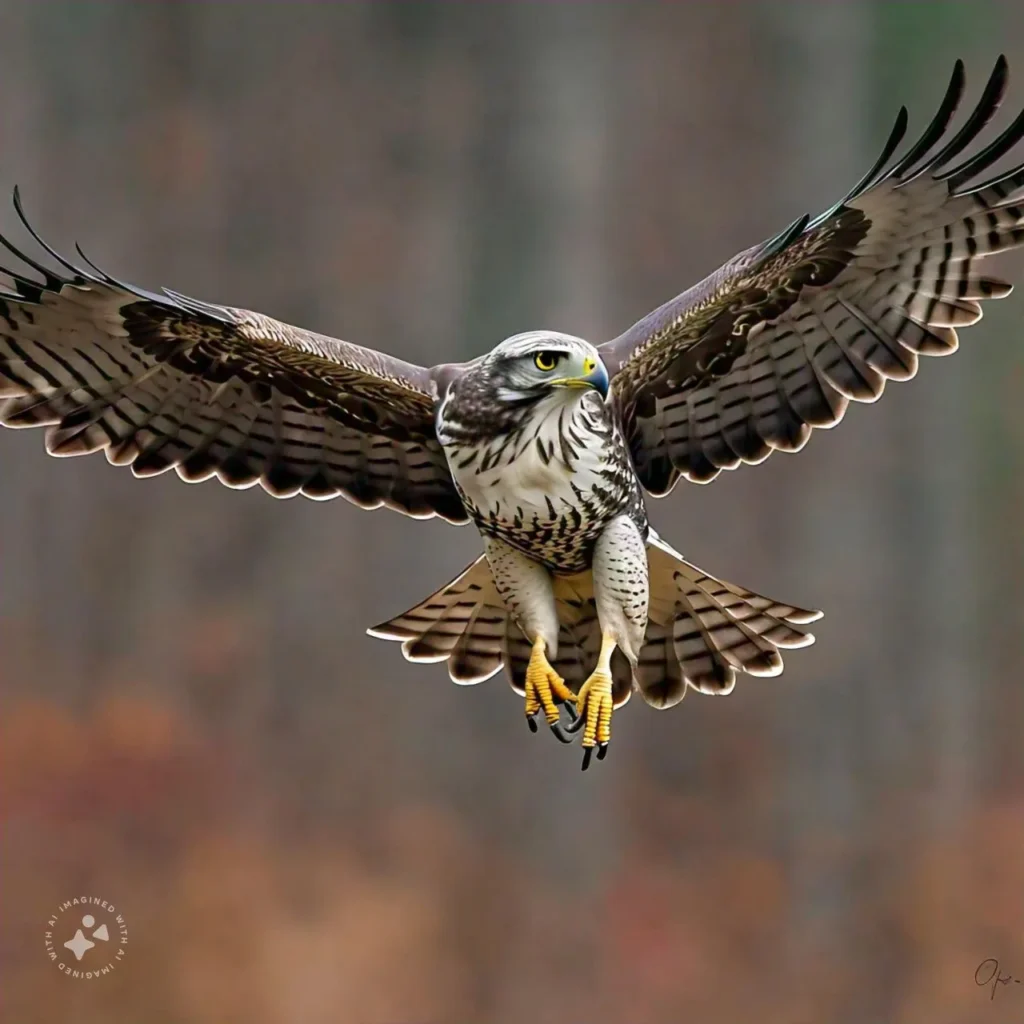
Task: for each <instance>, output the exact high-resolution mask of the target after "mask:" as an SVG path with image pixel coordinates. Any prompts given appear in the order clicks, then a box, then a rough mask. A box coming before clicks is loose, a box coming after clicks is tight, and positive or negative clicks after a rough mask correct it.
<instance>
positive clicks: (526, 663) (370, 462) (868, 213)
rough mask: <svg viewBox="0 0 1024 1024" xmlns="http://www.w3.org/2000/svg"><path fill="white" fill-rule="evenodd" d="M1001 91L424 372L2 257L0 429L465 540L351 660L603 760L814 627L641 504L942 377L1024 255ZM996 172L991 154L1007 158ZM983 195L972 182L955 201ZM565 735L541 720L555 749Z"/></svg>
mask: <svg viewBox="0 0 1024 1024" xmlns="http://www.w3.org/2000/svg"><path fill="white" fill-rule="evenodd" d="M1006 82H1007V63H1006V60H1005V59H1004V58H1000V59H999V60H998V62H997V63H996V65H995V69H994V70H993V72H992V75H991V77H990V78H989V80H988V84H987V85H986V86H985V89H984V91H983V93H982V96H981V98H980V100H979V102H978V105H977V106H976V107H975V108H974V110H973V111H972V112H971V113H970V115H969V116H968V117H967V118H966V120H965V121H964V123H963V124H962V126H961V127H960V128H959V130H958V131H956V132H955V133H953V134H950V133H949V131H948V129H949V126H950V122H951V121H952V119H953V115H954V113H955V111H956V110H957V107H958V106H959V102H960V100H961V97H962V94H963V90H964V69H963V64H962V63H961V62H959V61H958V62H957V64H956V66H955V69H954V71H953V76H952V79H951V81H950V84H949V87H948V89H947V91H946V94H945V97H944V99H943V100H942V102H941V104H940V106H939V110H938V112H937V114H936V115H935V117H934V119H933V120H932V121H931V123H930V124H929V125H928V127H927V128H926V129H925V131H924V133H923V134H922V135H921V137H920V138H919V139H918V140H917V141H916V142H915V143H914V144H913V145H911V146H910V147H909V149H908V150H907V151H906V152H905V153H904V154H903V155H902V156H900V157H898V158H897V157H895V153H896V150H897V147H898V146H899V144H900V142H901V141H902V138H903V136H904V134H905V132H906V127H907V113H906V109H905V108H904V109H902V110H901V111H900V113H899V116H898V118H897V120H896V123H895V126H894V128H893V131H892V133H891V135H890V137H889V140H888V142H887V143H886V145H885V147H884V150H883V152H882V154H881V156H880V157H879V158H878V160H877V162H876V163H875V165H874V166H873V167H872V168H871V170H870V171H869V172H868V173H867V174H866V175H865V176H864V177H863V178H862V179H861V180H860V181H859V182H858V183H857V184H856V185H855V186H854V187H853V188H852V189H851V190H850V192H849V193H847V195H846V196H845V197H844V198H843V199H842V200H841V201H840V202H838V203H836V204H835V205H834V206H832V207H831V208H830V209H829V210H827V211H825V212H824V213H822V214H821V215H820V216H818V217H815V218H813V219H811V218H810V217H809V216H803V217H800V218H799V219H798V220H796V221H794V222H793V223H792V224H790V225H789V226H788V227H787V228H786V229H785V230H783V231H781V232H780V233H779V234H777V235H775V236H774V237H772V238H770V239H768V240H767V241H765V242H762V243H760V244H758V245H755V246H753V247H752V248H750V249H747V250H746V251H744V252H742V253H740V254H739V255H737V256H735V257H734V258H733V259H731V260H729V262H728V263H726V264H725V265H724V266H723V267H721V268H720V269H718V270H716V271H715V272H714V273H713V274H711V275H710V277H708V278H706V279H705V280H704V281H701V282H700V283H699V284H696V285H694V286H693V287H692V288H690V289H689V290H688V291H685V292H683V293H682V294H681V295H679V296H677V297H676V298H674V299H672V300H670V301H669V302H667V303H665V304H664V305H663V306H661V307H659V308H658V309H656V310H654V311H653V312H652V313H649V314H648V315H647V316H645V317H644V318H643V319H642V320H640V321H638V322H637V323H635V324H634V325H633V326H632V327H630V328H629V330H627V331H626V332H625V333H624V334H621V335H620V336H619V337H617V338H615V339H614V340H611V341H607V342H604V343H603V344H596V345H595V344H591V343H590V342H588V341H585V340H583V339H582V338H577V337H573V336H571V335H568V334H560V333H557V332H554V331H532V332H530V333H526V334H519V335H517V336H515V337H512V338H509V339H507V340H505V341H502V342H501V343H500V344H499V345H497V346H496V347H495V348H494V349H493V350H492V351H490V352H489V353H487V354H486V355H482V356H480V357H479V358H477V359H474V360H472V361H470V362H465V363H450V364H444V365H440V366H435V367H433V368H431V369H427V368H424V367H422V366H416V365H413V364H412V363H407V362H404V361H402V360H399V359H395V358H393V357H391V356H388V355H384V354H382V353H380V352H375V351H372V350H370V349H367V348H362V347H360V346H357V345H353V344H350V343H348V342H345V341H338V340H336V339H334V338H329V337H325V336H323V335H319V334H314V333H311V332H309V331H305V330H301V329H299V328H297V327H292V326H289V325H287V324H284V323H281V322H279V321H277V320H273V319H271V318H270V317H267V316H264V315H262V314H260V313H253V312H249V311H247V310H243V309H235V308H232V307H229V306H220V305H214V304H211V303H207V302H201V301H198V300H196V299H192V298H188V297H186V296H184V295H181V294H179V293H177V292H174V291H170V290H167V289H165V290H163V291H161V292H160V293H155V292H149V291H145V290H143V289H141V288H137V287H135V286H133V285H130V284H125V283H123V282H121V281H118V280H117V279H116V278H114V277H112V276H111V275H110V274H107V273H105V272H104V271H102V270H100V269H99V268H98V267H96V265H95V264H93V263H92V262H90V261H89V260H88V258H87V257H86V256H85V254H84V253H83V252H82V250H81V249H80V248H78V255H79V257H80V259H81V261H82V264H83V265H82V266H76V265H75V264H73V263H71V262H69V261H68V260H66V259H65V258H63V257H62V256H60V255H59V254H58V253H57V252H55V251H54V250H53V249H51V248H50V247H49V246H48V245H46V243H45V242H43V240H42V239H41V238H40V236H39V235H38V234H37V233H36V232H35V231H34V229H33V228H32V227H31V226H30V225H29V222H28V221H27V220H26V218H25V216H24V213H23V211H22V206H21V202H20V200H19V197H18V193H17V190H15V194H14V204H15V208H16V210H17V212H18V215H19V216H20V217H21V219H22V221H23V223H24V225H25V227H26V229H27V230H28V231H29V233H30V234H31V235H32V237H33V238H34V239H35V241H36V242H37V243H38V244H39V245H40V246H41V247H42V248H43V249H44V250H45V252H46V254H47V258H48V259H49V260H52V261H53V262H52V264H51V265H50V266H47V265H46V263H45V262H42V261H40V260H37V259H35V258H33V257H31V256H29V255H26V254H25V253H23V252H22V251H20V250H19V249H18V248H16V247H15V245H14V244H13V243H12V242H10V241H8V240H6V239H2V242H3V245H4V246H5V247H6V248H7V250H8V251H9V252H10V254H11V255H12V257H14V259H15V260H17V261H19V265H18V266H17V267H16V268H15V269H11V270H7V271H5V273H6V277H7V280H6V281H5V282H4V289H3V290H2V291H0V421H2V422H3V424H4V425H5V426H8V427H37V426H40V427H44V428H45V437H46V447H47V450H48V451H49V452H50V453H51V454H53V455H83V454H86V453H88V452H94V451H98V450H103V451H104V452H105V454H106V457H107V459H108V461H109V462H111V463H112V464H114V465H117V466H128V465H130V466H131V467H132V471H133V472H134V473H135V475H136V476H139V477H146V476H153V475H156V474H159V473H164V472H168V471H169V470H172V469H173V470H174V471H175V472H176V473H177V474H178V476H180V477H181V478H182V479H183V480H187V481H200V480H206V479H209V478H211V477H216V478H217V479H219V480H220V481H221V482H223V483H225V484H227V485H228V486H230V487H236V488H245V487H251V486H254V485H256V484H259V485H260V486H261V487H262V488H263V489H264V490H266V491H268V492H269V493H271V494H273V495H276V496H278V497H282V498H285V497H291V496H293V495H296V494H304V495H307V496H308V497H311V498H317V499H325V498H332V497H335V496H336V495H339V494H340V495H342V496H344V497H346V498H348V499H349V500H350V501H353V502H355V503H356V504H357V505H360V506H362V507H363V508H377V507H379V506H381V505H386V506H388V507H389V508H393V509H397V510H398V511H400V512H404V513H406V514H407V515H410V516H414V517H418V518H427V517H430V516H441V517H442V518H443V519H446V520H447V521H448V522H451V523H456V524H460V523H469V522H472V523H473V524H474V525H475V526H476V527H477V529H478V530H479V531H480V534H481V536H482V538H483V547H484V553H483V554H482V555H481V556H480V557H479V558H478V559H477V560H476V561H475V562H473V563H472V564H471V565H470V566H469V567H468V568H467V569H465V571H463V572H462V573H461V574H460V575H458V576H457V577H456V578H455V579H453V580H452V581H451V582H449V583H447V584H446V585H445V586H443V587H441V588H440V589H439V590H437V591H436V592H435V593H433V594H431V595H430V596H429V597H428V598H426V600H424V601H422V602H421V603H420V604H418V605H416V607H414V608H412V609H410V610H409V611H407V612H405V613H404V614H402V615H399V616H397V617H396V618H394V619H392V620H391V621H390V622H387V623H385V624H383V625H381V626H378V627H376V628H375V629H373V630H371V631H370V632H371V633H372V634H373V635H375V636H380V637H386V638H389V639H395V640H400V641H402V644H403V647H402V650H403V652H404V654H405V656H406V657H407V658H409V659H410V660H413V661H423V662H439V661H446V662H447V667H448V671H449V673H450V675H451V677H452V679H454V680H455V681H456V682H459V683H477V682H480V681H482V680H485V679H488V678H490V677H491V676H493V675H494V674H495V673H496V672H498V671H499V670H500V669H501V668H504V669H505V671H506V673H507V675H508V678H509V680H510V682H511V684H512V686H513V688H514V689H515V690H516V691H517V692H518V693H519V694H520V695H521V696H522V697H523V698H524V699H525V711H526V717H527V721H528V722H529V724H530V726H531V728H532V729H533V730H534V731H536V729H537V725H536V717H537V715H538V714H539V713H541V712H542V713H543V715H544V718H545V720H546V722H547V723H548V725H549V726H550V727H551V729H552V731H553V732H554V733H555V735H556V736H558V738H559V739H562V740H565V741H566V742H569V741H571V739H572V738H573V737H572V734H573V733H574V732H576V731H582V747H583V749H584V755H583V767H584V768H586V767H587V765H588V764H589V762H590V758H591V754H592V753H593V752H594V751H595V750H596V751H597V756H598V758H601V757H603V756H604V754H605V753H606V751H607V749H608V743H609V740H610V738H611V719H612V712H613V709H614V708H616V707H619V706H620V705H622V704H624V703H625V702H626V701H627V700H628V699H629V696H630V694H631V692H632V691H633V690H634V689H636V690H638V691H639V692H640V693H641V694H642V696H643V698H644V699H645V700H646V701H647V703H649V704H651V705H653V706H654V707H658V708H667V707H670V706H672V705H674V704H676V703H678V702H679V701H680V700H681V699H682V698H683V697H684V695H685V694H686V692H687V690H688V689H691V688H692V689H694V690H698V691H700V692H701V693H716V694H722V693H728V692H730V691H731V690H732V688H733V686H734V685H735V682H736V677H737V674H738V673H746V674H748V675H754V676H774V675H777V674H778V673H779V672H780V671H781V670H782V658H781V656H780V653H779V652H780V651H781V650H785V649H788V648H796V647H802V646H805V645H806V644H809V643H811V642H812V641H813V637H812V635H811V634H810V633H809V632H808V631H807V628H806V627H807V626H808V624H809V623H811V622H812V621H813V620H815V619H816V618H818V617H819V613H818V612H814V611H810V610H807V609H804V608H799V607H797V606H795V605H793V604H789V603H787V602H784V601H776V600H773V599H770V598H767V597H763V596H761V595H759V594H756V593H753V592H751V591H750V590H747V589H745V588H743V587H740V586H737V585H735V584H733V583H727V582H725V581H723V580H719V579H716V578H715V577H714V576H710V575H708V574H707V573H705V572H703V571H702V570H700V569H698V568H697V567H696V566H694V565H692V564H691V563H690V562H688V561H686V560H685V559H684V558H683V557H682V556H681V555H680V554H679V553H677V552H676V551H675V550H674V549H673V548H672V547H670V546H669V545H668V544H667V543H666V542H665V541H663V540H662V539H661V538H659V537H658V536H657V535H656V534H655V532H654V531H653V530H652V529H651V527H650V525H649V524H648V521H647V515H646V512H645V497H646V495H648V494H650V495H664V494H667V493H668V492H669V491H671V490H672V488H673V486H674V485H675V484H676V482H677V481H678V480H679V478H680V477H685V478H686V479H687V480H689V481H693V482H697V483H707V482H708V481H710V480H713V479H714V478H715V477H716V476H717V475H718V474H719V473H720V472H721V471H722V470H724V469H734V468H735V467H737V466H740V465H744V464H755V463H759V462H761V461H763V460H764V459H766V458H767V457H768V456H769V455H770V454H771V453H772V452H773V451H788V452H795V451H799V450H800V449H801V448H803V446H804V445H805V444H806V443H807V440H808V438H809V437H810V435H811V432H812V429H813V428H815V427H831V426H833V425H835V424H836V423H838V422H839V420H840V419H842V417H843V414H844V412H845V411H846V407H847V405H848V404H849V402H850V401H851V400H852V401H860V402H871V401H874V400H875V399H877V398H878V397H879V396H880V395H881V393H882V389H883V387H884V385H885V382H886V381H887V380H907V379H908V378H910V377H913V376H914V374H915V373H916V372H917V368H918V357H919V356H922V355H925V356H943V355H948V354H949V353H951V352H953V351H955V350H956V348H957V344H958V341H957V329H958V328H960V327H966V326H968V325H969V324H973V323H974V322H975V321H976V320H978V319H979V317H980V316H981V313H982V310H981V302H982V301H983V300H985V299H996V298H1002V297H1004V296H1006V295H1007V294H1008V293H1009V292H1010V285H1009V284H1007V283H1005V282H1004V281H1001V280H998V279H996V278H994V277H989V276H986V275H985V274H983V273H981V271H980V269H979V268H980V261H981V259H982V257H985V256H989V255H991V254H992V253H998V252H1003V251H1005V250H1009V249H1013V248H1016V247H1019V246H1021V245H1024V205H1015V203H1014V198H1015V196H1016V195H1017V194H1018V193H1020V192H1021V190H1022V188H1024V164H1018V165H1017V166H1014V167H1012V168H1011V169H1009V170H1005V169H1004V170H1002V171H998V172H995V171H993V170H991V168H993V167H994V165H995V164H996V163H997V162H998V161H999V160H1000V159H1001V158H1002V157H1004V156H1006V155H1007V154H1008V153H1010V151H1011V150H1012V149H1014V147H1016V146H1017V145H1018V143H1019V142H1020V141H1021V139H1022V138H1024V113H1021V114H1020V115H1018V116H1017V118H1016V119H1015V120H1014V121H1013V122H1012V124H1010V125H1009V127H1008V128H1006V130H1005V131H1003V132H1002V134H1000V135H998V136H997V137H995V138H994V139H992V141H990V142H989V143H988V144H987V145H985V146H984V147H983V148H980V149H979V150H978V151H977V152H975V153H974V155H972V156H966V157H965V156H963V154H964V152H965V151H966V150H967V148H968V147H969V146H971V144H972V143H973V142H974V141H975V139H976V138H977V137H978V136H979V135H980V134H981V133H982V131H983V129H984V128H985V126H986V125H987V123H988V122H989V120H990V119H991V118H992V116H993V114H994V113H995V112H996V109H997V108H998V106H999V103H1000V101H1001V99H1002V97H1003V94H1004V92H1005V88H1006ZM1017 153H1018V156H1019V155H1020V151H1019V150H1018V151H1017ZM986 172H988V173H989V175H990V176H989V177H988V178H987V180H981V179H983V177H984V175H985V173H986ZM563 710H565V711H566V713H567V716H566V719H565V720H564V723H563V720H562V719H561V717H560V716H561V712H562V711H563Z"/></svg>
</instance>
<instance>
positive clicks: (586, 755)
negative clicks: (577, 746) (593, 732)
mask: <svg viewBox="0 0 1024 1024" xmlns="http://www.w3.org/2000/svg"><path fill="white" fill-rule="evenodd" d="M593 753H594V748H593V747H584V748H583V767H582V768H580V771H581V772H585V771H586V770H587V769H588V768H589V767H590V755H591V754H593ZM600 756H601V755H600V754H598V757H600Z"/></svg>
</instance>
